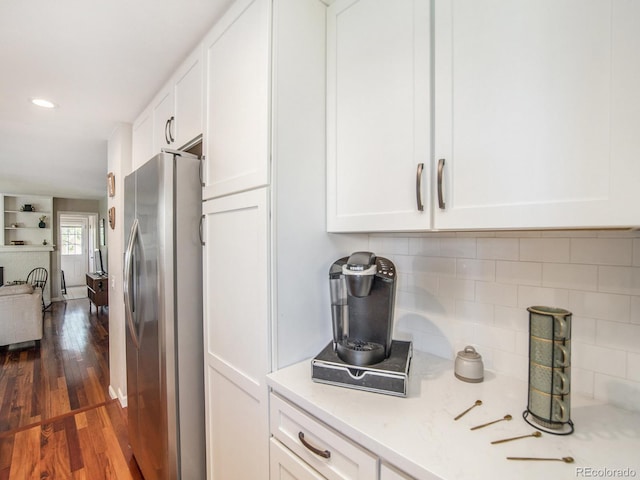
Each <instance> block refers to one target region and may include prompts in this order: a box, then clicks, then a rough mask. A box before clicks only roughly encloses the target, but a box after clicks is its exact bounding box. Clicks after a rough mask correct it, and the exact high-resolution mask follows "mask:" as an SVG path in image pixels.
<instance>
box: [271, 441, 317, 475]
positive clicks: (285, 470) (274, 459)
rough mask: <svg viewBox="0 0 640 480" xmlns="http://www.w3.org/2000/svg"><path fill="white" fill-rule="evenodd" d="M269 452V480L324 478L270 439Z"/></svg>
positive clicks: (277, 442)
mask: <svg viewBox="0 0 640 480" xmlns="http://www.w3.org/2000/svg"><path fill="white" fill-rule="evenodd" d="M269 451H270V457H271V458H270V466H269V467H270V472H271V476H270V477H269V478H270V480H325V477H323V476H322V475H320V474H319V473H318V472H316V471H315V470H314V469H313V468H311V467H310V466H309V465H307V464H306V463H305V462H304V461H302V459H301V458H300V457H298V456H297V455H295V454H294V453H293V452H292V451H291V450H289V449H288V448H287V447H285V446H284V445H282V444H281V443H280V442H279V441H277V440H275V439H274V438H272V439H271V448H270V449H269Z"/></svg>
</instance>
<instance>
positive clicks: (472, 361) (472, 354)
mask: <svg viewBox="0 0 640 480" xmlns="http://www.w3.org/2000/svg"><path fill="white" fill-rule="evenodd" d="M454 374H455V376H456V378H458V379H459V380H462V381H463V382H471V383H479V382H482V380H484V364H483V363H482V356H481V355H480V354H479V353H478V352H476V349H475V348H473V347H472V346H471V345H467V346H466V347H464V350H462V351H460V352H458V355H457V356H456V361H455V365H454Z"/></svg>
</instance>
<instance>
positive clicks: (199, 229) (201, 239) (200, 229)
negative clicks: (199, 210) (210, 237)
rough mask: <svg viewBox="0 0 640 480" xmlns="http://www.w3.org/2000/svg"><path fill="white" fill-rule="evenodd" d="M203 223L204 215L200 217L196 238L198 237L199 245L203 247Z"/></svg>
mask: <svg viewBox="0 0 640 480" xmlns="http://www.w3.org/2000/svg"><path fill="white" fill-rule="evenodd" d="M203 223H204V215H202V216H200V225H198V236H199V237H200V245H201V246H203V247H204V246H205V243H204V235H203V233H202V224H203Z"/></svg>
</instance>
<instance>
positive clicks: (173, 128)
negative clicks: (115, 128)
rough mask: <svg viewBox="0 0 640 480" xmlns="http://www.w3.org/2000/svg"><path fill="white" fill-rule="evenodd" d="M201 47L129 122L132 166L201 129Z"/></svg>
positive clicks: (190, 140)
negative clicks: (134, 119)
mask: <svg viewBox="0 0 640 480" xmlns="http://www.w3.org/2000/svg"><path fill="white" fill-rule="evenodd" d="M202 63H203V61H202V47H201V46H199V47H198V48H196V49H195V50H194V51H193V52H192V53H191V54H190V55H189V56H188V57H187V58H186V59H185V60H184V62H183V63H182V64H181V65H180V67H179V68H178V70H176V72H175V73H174V75H173V76H172V77H171V78H170V79H169V81H168V82H167V83H166V84H165V85H164V87H163V88H162V89H161V90H160V91H159V92H158V93H157V94H156V96H155V97H154V99H153V100H152V101H151V103H150V105H149V106H148V107H147V108H146V109H145V110H144V111H143V112H142V113H141V114H140V115H139V116H138V118H137V119H136V121H135V122H134V123H133V168H134V169H135V168H137V167H138V166H140V165H142V164H143V163H145V162H146V161H147V160H149V159H150V158H151V157H152V156H153V155H155V154H157V153H160V151H161V149H163V148H171V149H181V148H184V147H185V146H189V145H190V144H191V143H193V142H194V140H197V139H198V138H199V136H200V135H202V132H203V123H204V122H203V111H204V91H203V83H204V78H203V77H204V73H203V69H202Z"/></svg>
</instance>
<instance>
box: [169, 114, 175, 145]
mask: <svg viewBox="0 0 640 480" xmlns="http://www.w3.org/2000/svg"><path fill="white" fill-rule="evenodd" d="M175 122H176V117H174V116H173V115H171V118H170V119H169V140H170V143H173V142H175V141H176V138H175V137H174V136H173V129H174V128H175Z"/></svg>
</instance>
